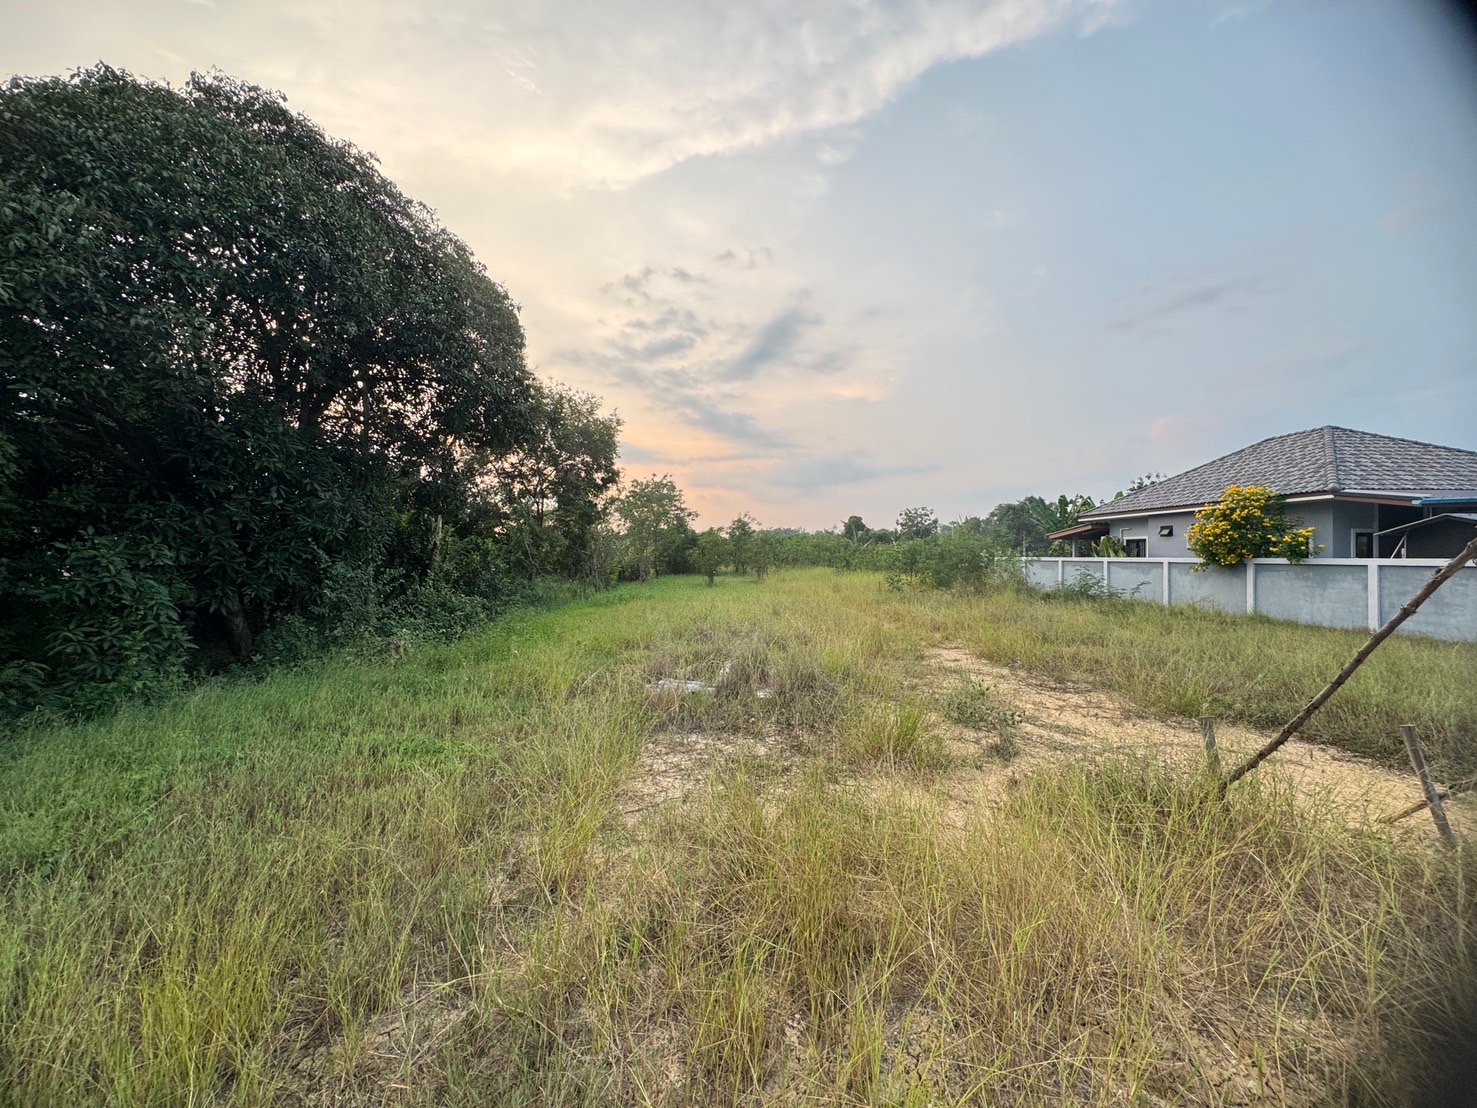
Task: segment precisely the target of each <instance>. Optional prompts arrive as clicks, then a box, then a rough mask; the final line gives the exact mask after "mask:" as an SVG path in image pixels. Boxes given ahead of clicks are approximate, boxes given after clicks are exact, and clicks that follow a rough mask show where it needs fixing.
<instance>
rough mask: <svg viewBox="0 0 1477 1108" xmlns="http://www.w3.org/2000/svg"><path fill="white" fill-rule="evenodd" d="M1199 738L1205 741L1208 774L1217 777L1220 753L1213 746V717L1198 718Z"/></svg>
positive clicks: (1219, 770)
mask: <svg viewBox="0 0 1477 1108" xmlns="http://www.w3.org/2000/svg"><path fill="white" fill-rule="evenodd" d="M1200 736H1201V738H1203V739H1204V740H1205V760H1206V762H1207V763H1208V764H1209V765H1210V772H1211V773H1213V774H1215V775H1216V776H1217V777H1219V776H1220V773H1221V752H1220V750H1219V749H1217V747H1216V745H1215V716H1201V717H1200Z"/></svg>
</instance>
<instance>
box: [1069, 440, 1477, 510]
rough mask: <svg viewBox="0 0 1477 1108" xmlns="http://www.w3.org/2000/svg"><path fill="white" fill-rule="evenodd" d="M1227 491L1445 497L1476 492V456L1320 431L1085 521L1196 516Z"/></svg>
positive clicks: (1231, 458) (1210, 468)
mask: <svg viewBox="0 0 1477 1108" xmlns="http://www.w3.org/2000/svg"><path fill="white" fill-rule="evenodd" d="M1228 485H1270V486H1271V487H1272V488H1274V489H1276V490H1277V491H1278V492H1280V493H1281V494H1282V495H1284V496H1298V495H1303V494H1307V493H1329V492H1332V493H1338V492H1342V493H1347V494H1351V495H1353V494H1358V493H1384V494H1389V495H1399V496H1410V497H1415V496H1434V495H1437V494H1438V493H1440V492H1442V491H1443V490H1445V491H1446V492H1447V495H1450V490H1453V489H1462V490H1465V489H1477V451H1473V450H1458V449H1457V448H1456V447H1452V446H1435V445H1433V444H1431V443H1428V442H1414V441H1412V440H1411V439H1396V438H1391V437H1390V436H1389V435H1375V434H1371V433H1370V432H1368V431H1353V430H1350V429H1349V428H1347V427H1317V428H1314V429H1313V430H1311V431H1297V432H1294V433H1293V434H1291V435H1278V436H1276V437H1275V438H1270V439H1263V440H1262V441H1261V442H1258V443H1253V444H1252V445H1251V446H1248V447H1245V448H1244V449H1242V450H1237V451H1236V452H1235V453H1233V454H1227V455H1226V456H1225V457H1223V458H1217V459H1215V460H1214V461H1211V462H1206V463H1205V464H1204V465H1199V466H1196V467H1195V468H1194V469H1187V470H1186V471H1185V472H1184V473H1177V474H1175V475H1174V476H1173V477H1167V478H1165V479H1164V480H1163V481H1159V482H1156V483H1155V484H1153V485H1150V486H1149V487H1148V488H1146V489H1140V490H1139V491H1138V492H1133V493H1129V494H1128V495H1127V496H1125V497H1123V499H1121V500H1112V501H1109V502H1108V503H1106V504H1101V505H1099V506H1098V507H1096V508H1094V509H1093V510H1092V511H1090V512H1084V513H1082V518H1083V519H1093V518H1110V517H1112V516H1117V515H1123V514H1125V513H1129V512H1142V511H1152V510H1154V509H1157V508H1190V507H1194V508H1198V507H1200V506H1201V505H1203V504H1209V503H1211V502H1213V501H1216V500H1219V499H1220V497H1221V494H1222V493H1223V492H1225V490H1226V487H1227V486H1228Z"/></svg>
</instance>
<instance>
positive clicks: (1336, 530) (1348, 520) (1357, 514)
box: [1288, 500, 1379, 558]
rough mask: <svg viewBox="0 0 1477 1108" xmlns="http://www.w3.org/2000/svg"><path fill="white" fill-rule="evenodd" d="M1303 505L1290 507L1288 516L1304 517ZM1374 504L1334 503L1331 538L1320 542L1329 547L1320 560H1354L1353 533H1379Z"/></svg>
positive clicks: (1345, 501)
mask: <svg viewBox="0 0 1477 1108" xmlns="http://www.w3.org/2000/svg"><path fill="white" fill-rule="evenodd" d="M1301 507H1303V505H1301V504H1292V505H1289V507H1288V515H1290V516H1296V515H1302V514H1303V513H1302V512H1300V511H1299V510H1298V509H1299V508H1301ZM1376 510H1377V507H1376V505H1374V504H1356V503H1354V502H1352V501H1349V500H1335V501H1333V510H1332V513H1331V519H1330V520H1329V526H1330V531H1329V537H1328V538H1327V539H1322V538H1320V539H1319V540H1318V541H1319V542H1321V543H1323V544H1324V545H1325V546H1327V547H1328V549H1327V550H1324V551H1323V552H1322V553H1320V554H1319V555H1318V557H1320V558H1352V557H1353V556H1354V545H1353V543H1354V538H1353V532H1354V531H1356V530H1358V531H1377V530H1379V528H1378V527H1376V526H1375V512H1376Z"/></svg>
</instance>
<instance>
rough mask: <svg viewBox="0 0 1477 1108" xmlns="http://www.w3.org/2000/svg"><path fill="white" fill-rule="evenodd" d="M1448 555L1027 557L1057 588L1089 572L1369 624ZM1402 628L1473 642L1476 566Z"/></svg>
mask: <svg viewBox="0 0 1477 1108" xmlns="http://www.w3.org/2000/svg"><path fill="white" fill-rule="evenodd" d="M1445 564H1446V563H1445V562H1444V561H1442V560H1440V559H1431V558H1410V559H1404V558H1378V559H1375V558H1317V559H1314V560H1311V561H1307V562H1303V563H1302V564H1301V565H1291V564H1289V563H1288V562H1285V561H1283V560H1281V559H1280V558H1256V559H1253V560H1252V561H1250V562H1246V563H1244V564H1242V565H1239V566H1235V567H1233V568H1231V569H1224V568H1222V567H1220V566H1211V567H1209V568H1207V569H1202V570H1197V568H1196V567H1197V566H1198V565H1199V562H1197V561H1196V560H1195V559H1193V558H1027V559H1025V566H1026V575H1027V577H1028V578H1029V580H1030V581H1031V583H1032V584H1033V585H1036V586H1038V587H1040V588H1047V589H1050V588H1056V587H1057V586H1059V585H1070V584H1072V583H1073V582H1075V581H1077V580H1078V578H1079V577H1080V576H1081V575H1083V574H1086V575H1088V576H1089V577H1093V578H1096V579H1097V580H1099V581H1102V582H1104V583H1105V584H1106V585H1107V587H1108V588H1110V589H1112V590H1113V591H1114V592H1116V593H1118V594H1119V595H1122V596H1125V597H1129V598H1131V599H1134V600H1152V601H1155V602H1156V603H1159V604H1195V605H1199V606H1201V607H1205V608H1215V609H1218V610H1220V611H1224V612H1246V613H1258V614H1261V615H1264V616H1271V617H1272V618H1273V619H1286V620H1292V621H1294V622H1296V623H1311V624H1314V625H1316V626H1319V627H1357V628H1367V629H1369V630H1371V631H1372V630H1374V629H1375V628H1377V627H1380V626H1381V625H1382V624H1384V622H1385V621H1386V620H1388V619H1389V618H1390V617H1391V616H1393V615H1394V614H1395V613H1396V612H1398V611H1399V610H1400V608H1401V607H1402V606H1403V605H1404V604H1405V602H1406V601H1407V600H1409V599H1410V598H1411V597H1412V596H1414V595H1415V594H1416V593H1417V592H1419V591H1420V588H1421V586H1422V585H1424V584H1425V583H1426V582H1427V581H1429V580H1430V579H1431V575H1432V574H1433V573H1435V572H1436V570H1437V569H1439V568H1440V567H1441V566H1443V565H1445ZM1400 631H1401V633H1404V634H1412V635H1429V636H1431V637H1432V638H1437V639H1448V640H1450V641H1452V642H1477V566H1470V565H1469V566H1467V567H1466V568H1465V569H1463V570H1462V571H1461V572H1460V573H1458V574H1457V575H1456V576H1455V577H1454V578H1452V579H1451V580H1450V581H1448V582H1447V583H1446V584H1444V585H1442V586H1441V588H1440V589H1439V590H1438V591H1437V592H1436V594H1435V595H1434V596H1432V597H1431V598H1430V599H1429V600H1427V601H1426V603H1425V604H1424V605H1423V606H1422V607H1421V610H1420V611H1419V612H1417V613H1416V614H1415V615H1414V616H1412V617H1411V618H1410V619H1408V620H1406V621H1405V623H1404V624H1402V625H1401V627H1400Z"/></svg>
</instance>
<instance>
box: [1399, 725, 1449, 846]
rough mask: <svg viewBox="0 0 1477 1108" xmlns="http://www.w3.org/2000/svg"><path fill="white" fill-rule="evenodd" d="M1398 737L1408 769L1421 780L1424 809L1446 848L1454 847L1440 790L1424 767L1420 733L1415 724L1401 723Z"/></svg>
mask: <svg viewBox="0 0 1477 1108" xmlns="http://www.w3.org/2000/svg"><path fill="white" fill-rule="evenodd" d="M1400 737H1401V738H1402V739H1404V740H1405V752H1406V753H1407V754H1409V755H1410V767H1411V769H1413V770H1415V775H1416V776H1417V777H1419V778H1420V779H1421V789H1422V790H1424V792H1425V794H1426V807H1428V808H1430V809H1431V819H1432V820H1434V821H1435V823H1436V830H1437V831H1440V832H1441V837H1442V838H1443V839H1444V840H1446V845H1447V846H1455V845H1456V836H1455V835H1453V834H1452V833H1451V824H1450V823H1448V822H1447V821H1446V808H1445V807H1444V806H1443V805H1442V803H1441V790H1440V789H1438V788H1437V787H1436V782H1435V781H1433V780H1431V767H1430V766H1428V765H1426V754H1425V751H1423V750H1422V749H1421V737H1420V732H1419V731H1417V730H1416V729H1415V724H1413V723H1402V724H1401V725H1400Z"/></svg>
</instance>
